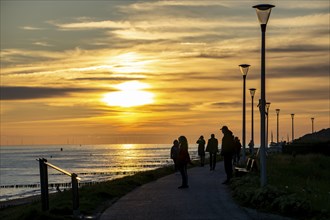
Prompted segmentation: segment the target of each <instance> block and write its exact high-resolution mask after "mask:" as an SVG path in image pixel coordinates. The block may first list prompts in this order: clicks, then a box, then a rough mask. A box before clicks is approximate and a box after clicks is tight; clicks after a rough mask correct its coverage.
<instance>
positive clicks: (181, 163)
mask: <svg viewBox="0 0 330 220" xmlns="http://www.w3.org/2000/svg"><path fill="white" fill-rule="evenodd" d="M178 140H179V155H178V168H179V171H180V173H181V176H182V185H181V186H179V187H178V188H179V189H184V188H189V186H188V173H187V165H188V163H191V161H190V155H189V152H188V141H187V138H186V137H185V136H180V137H179V139H178Z"/></svg>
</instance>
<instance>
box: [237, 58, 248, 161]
mask: <svg viewBox="0 0 330 220" xmlns="http://www.w3.org/2000/svg"><path fill="white" fill-rule="evenodd" d="M239 67H240V70H241V73H242V75H243V124H242V126H243V128H242V139H243V154H242V159H243V162H245V144H246V140H245V128H246V126H245V96H246V95H245V87H246V76H247V73H248V71H249V67H250V65H249V64H241V65H239Z"/></svg>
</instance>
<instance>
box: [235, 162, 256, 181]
mask: <svg viewBox="0 0 330 220" xmlns="http://www.w3.org/2000/svg"><path fill="white" fill-rule="evenodd" d="M257 169H258V168H257V162H256V160H255V159H252V158H248V160H247V162H246V167H235V176H237V177H240V176H243V175H245V174H247V173H249V172H251V171H255V170H257Z"/></svg>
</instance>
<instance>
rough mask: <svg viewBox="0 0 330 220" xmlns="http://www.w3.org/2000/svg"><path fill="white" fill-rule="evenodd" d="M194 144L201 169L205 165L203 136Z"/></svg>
mask: <svg viewBox="0 0 330 220" xmlns="http://www.w3.org/2000/svg"><path fill="white" fill-rule="evenodd" d="M196 143H197V144H198V156H199V157H200V160H201V167H203V166H204V163H205V140H204V137H203V135H202V136H200V137H199V139H198V140H197V142H196Z"/></svg>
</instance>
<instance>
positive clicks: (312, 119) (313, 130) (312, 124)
mask: <svg viewBox="0 0 330 220" xmlns="http://www.w3.org/2000/svg"><path fill="white" fill-rule="evenodd" d="M311 120H312V134H313V133H314V118H311Z"/></svg>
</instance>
